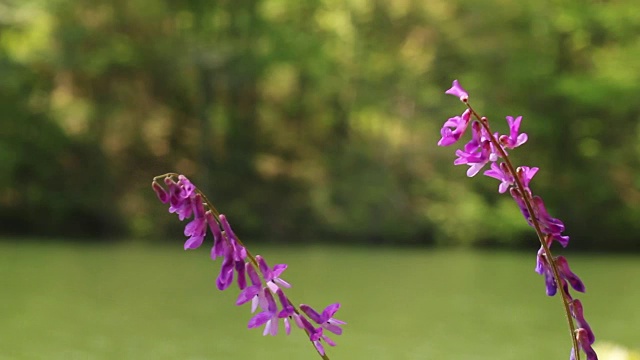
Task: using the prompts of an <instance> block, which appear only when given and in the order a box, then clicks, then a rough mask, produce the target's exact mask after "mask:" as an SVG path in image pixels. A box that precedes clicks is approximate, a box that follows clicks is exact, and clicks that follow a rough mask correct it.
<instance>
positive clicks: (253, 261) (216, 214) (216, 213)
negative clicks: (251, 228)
mask: <svg viewBox="0 0 640 360" xmlns="http://www.w3.org/2000/svg"><path fill="white" fill-rule="evenodd" d="M178 176H179V174H177V173H166V174H163V175H158V176H155V177H154V178H153V181H156V180H157V179H160V178H167V177H169V178H173V177H178ZM196 192H197V193H198V194H200V196H201V197H202V200H203V202H204V205H205V206H206V207H208V208H209V210H211V212H212V213H213V215H214V218H215V220H216V221H217V222H218V223H219V224H220V225H222V224H221V223H220V212H219V211H218V209H216V208H215V206H213V203H211V201H209V199H208V198H207V196H206V195H205V194H204V193H203V192H202V191H200V189H199V188H197V187H196ZM222 238H223V240H224V241H229V239H227V238H226V237H224V236H223V237H222ZM236 240H237V241H238V244H240V246H242V247H243V248H244V249H245V251H246V252H247V257H248V258H249V260H250V261H251V264H253V266H255V268H256V269H259V268H260V265H258V261H257V260H256V258H255V256H253V254H251V252H250V251H249V250H248V249H247V247H246V246H245V245H244V243H243V242H242V241H241V240H240V238H239V237H238V236H237V235H236ZM258 274H259V275H260V277H262V280H265V279H264V276H263V274H262V273H261V272H260V271H258ZM287 300H288V301H289V305H291V306H292V307H293V311H294V312H295V313H296V314H297V315H298V316H301V315H300V310H298V308H297V307H296V306H295V305H294V304H293V303H292V302H291V299H290V298H289V297H287ZM303 330H304V331H305V332H306V333H307V335H309V336H311V334H309V332H308V331H307V329H303ZM311 345H313V343H312V344H311ZM313 348H314V349H315V350H316V352H317V353H318V355H320V357H321V358H322V359H324V360H330V359H329V356H327V354H326V353H325V354H321V353H320V352H319V351H318V349H316V347H315V346H314V347H313Z"/></svg>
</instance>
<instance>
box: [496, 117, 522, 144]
mask: <svg viewBox="0 0 640 360" xmlns="http://www.w3.org/2000/svg"><path fill="white" fill-rule="evenodd" d="M521 121H522V116H518V117H517V118H515V119H514V118H513V116H507V123H508V124H509V136H507V135H502V136H500V143H502V145H504V146H505V147H506V148H508V149H515V148H517V147H518V146H520V145H522V144H524V143H526V142H527V139H528V137H527V134H525V133H521V134H518V131H519V130H520V122H521Z"/></svg>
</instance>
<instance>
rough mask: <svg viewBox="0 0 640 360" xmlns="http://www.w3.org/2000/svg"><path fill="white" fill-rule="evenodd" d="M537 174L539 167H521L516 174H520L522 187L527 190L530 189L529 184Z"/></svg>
mask: <svg viewBox="0 0 640 360" xmlns="http://www.w3.org/2000/svg"><path fill="white" fill-rule="evenodd" d="M537 172H538V168H537V167H532V168H530V167H528V166H520V167H518V168H517V169H516V174H518V178H520V181H522V186H524V187H525V188H529V183H530V182H531V179H533V177H534V175H535V174H536V173H537Z"/></svg>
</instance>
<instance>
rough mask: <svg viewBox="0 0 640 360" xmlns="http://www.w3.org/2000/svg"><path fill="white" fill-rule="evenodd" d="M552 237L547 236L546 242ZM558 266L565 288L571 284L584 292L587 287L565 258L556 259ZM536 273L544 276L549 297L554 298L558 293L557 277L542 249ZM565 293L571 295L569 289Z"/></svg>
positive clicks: (575, 288)
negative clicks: (567, 284) (566, 284)
mask: <svg viewBox="0 0 640 360" xmlns="http://www.w3.org/2000/svg"><path fill="white" fill-rule="evenodd" d="M550 238H551V235H547V237H546V239H545V241H547V242H549V241H550ZM555 262H556V266H557V267H558V273H559V274H558V275H560V280H561V281H562V282H563V284H562V285H563V287H564V286H565V283H569V285H571V287H572V288H573V289H574V290H576V291H579V292H584V291H585V287H584V284H583V283H582V280H580V278H579V277H578V275H576V274H574V273H573V272H572V271H571V269H570V268H569V263H568V262H567V259H566V258H565V257H564V256H558V257H556V261H555ZM536 272H537V273H538V274H540V275H544V278H545V285H546V287H547V295H548V296H554V295H555V294H556V292H557V289H558V285H557V283H556V280H555V277H554V275H553V268H552V267H551V264H549V261H548V260H547V256H546V254H545V252H544V248H542V247H540V249H539V250H538V256H537V259H536ZM565 293H566V294H567V295H569V292H568V289H567V290H565Z"/></svg>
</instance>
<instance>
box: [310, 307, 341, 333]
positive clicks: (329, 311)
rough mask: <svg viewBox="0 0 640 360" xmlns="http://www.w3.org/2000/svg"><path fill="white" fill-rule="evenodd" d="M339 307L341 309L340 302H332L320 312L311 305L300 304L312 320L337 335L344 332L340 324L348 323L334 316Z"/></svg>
mask: <svg viewBox="0 0 640 360" xmlns="http://www.w3.org/2000/svg"><path fill="white" fill-rule="evenodd" d="M338 309H340V303H335V304H331V305H329V306H327V307H326V308H325V309H324V310H323V311H322V314H319V313H318V312H317V311H315V310H314V309H313V308H312V307H311V306H309V305H306V304H301V305H300V310H302V311H303V312H304V313H305V314H307V316H308V317H309V318H310V319H311V320H313V321H314V322H315V323H316V324H318V325H320V326H321V327H322V328H323V329H326V330H328V331H331V332H332V333H334V334H336V335H340V334H342V328H341V327H340V326H342V325H344V324H346V322H344V321H342V320H338V319H334V318H333V315H334V314H335V313H336V312H337V311H338Z"/></svg>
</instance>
